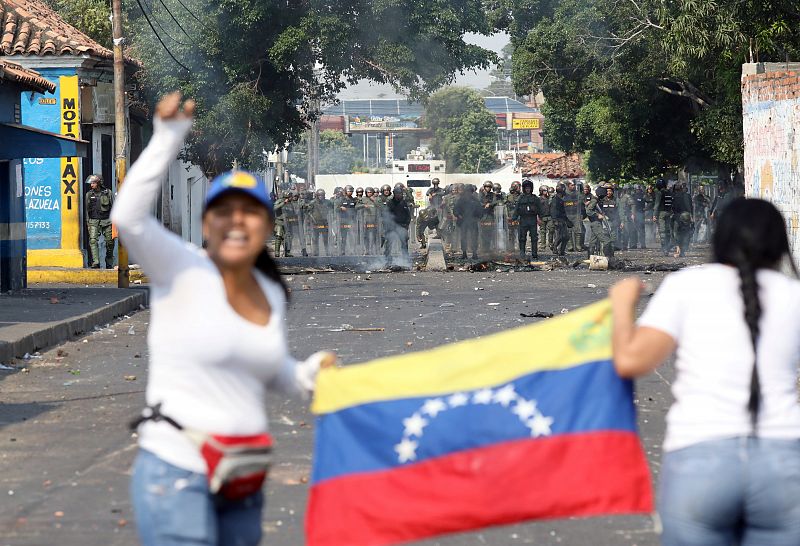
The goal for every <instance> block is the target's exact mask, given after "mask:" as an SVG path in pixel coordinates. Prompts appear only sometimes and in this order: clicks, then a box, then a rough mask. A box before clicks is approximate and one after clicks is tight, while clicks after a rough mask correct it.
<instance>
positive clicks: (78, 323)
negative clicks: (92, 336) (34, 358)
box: [0, 271, 148, 365]
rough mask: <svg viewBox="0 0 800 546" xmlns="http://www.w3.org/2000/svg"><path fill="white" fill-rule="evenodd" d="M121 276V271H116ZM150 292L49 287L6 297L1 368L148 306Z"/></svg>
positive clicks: (0, 315) (0, 310)
mask: <svg viewBox="0 0 800 546" xmlns="http://www.w3.org/2000/svg"><path fill="white" fill-rule="evenodd" d="M114 273H115V274H116V271H114ZM147 295H148V294H147V290H146V289H144V288H132V289H128V290H125V289H119V288H107V287H93V288H77V287H71V286H48V287H37V288H29V289H27V290H23V291H21V292H15V293H13V294H10V295H5V294H4V295H0V364H5V365H8V364H10V363H11V361H12V359H14V358H20V357H22V356H24V355H25V353H31V354H32V353H34V352H35V351H38V350H41V349H44V348H46V347H51V346H53V345H57V344H59V343H62V342H64V341H67V340H69V339H71V338H72V337H73V336H75V335H77V334H81V333H84V332H91V331H92V330H93V329H94V327H95V326H98V325H103V324H106V323H108V322H111V321H112V320H114V319H115V318H117V317H120V316H122V315H125V314H126V313H131V312H133V311H136V310H137V309H139V307H140V306H145V305H147Z"/></svg>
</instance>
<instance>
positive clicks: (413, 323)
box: [0, 270, 672, 546]
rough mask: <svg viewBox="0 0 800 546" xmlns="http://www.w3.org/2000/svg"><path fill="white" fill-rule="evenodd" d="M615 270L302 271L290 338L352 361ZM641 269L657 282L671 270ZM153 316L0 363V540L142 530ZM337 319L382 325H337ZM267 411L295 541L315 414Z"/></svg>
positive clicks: (498, 316) (607, 277) (424, 343)
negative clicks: (131, 491)
mask: <svg viewBox="0 0 800 546" xmlns="http://www.w3.org/2000/svg"><path fill="white" fill-rule="evenodd" d="M620 277H621V274H619V273H605V272H589V271H585V270H577V271H576V270H556V271H551V272H534V273H513V272H510V273H496V272H495V273H443V274H436V273H421V272H417V273H399V274H377V273H373V274H371V275H368V274H364V273H361V274H355V273H353V274H348V273H331V274H317V275H308V274H304V275H294V276H292V277H290V278H289V279H290V285H291V287H292V289H293V301H292V306H291V311H290V315H289V322H290V331H289V336H290V343H291V345H292V347H293V350H294V352H295V354H296V356H298V357H304V356H307V355H308V354H310V353H311V352H313V351H315V350H318V349H331V350H334V351H337V352H338V353H339V355H340V358H341V359H342V361H344V362H345V363H353V362H360V361H364V360H369V359H371V358H374V357H378V356H385V355H390V354H397V353H400V352H403V351H409V350H414V351H416V350H423V349H427V348H431V347H435V346H438V345H441V344H443V343H448V342H451V341H457V340H462V339H467V338H472V337H477V336H481V335H485V334H490V333H493V332H496V331H499V330H503V329H506V328H509V327H513V326H517V325H521V324H529V323H531V322H532V321H534V320H539V319H529V318H522V317H521V316H520V313H533V312H534V311H548V312H554V313H560V312H561V310H562V309H574V308H577V307H579V306H581V305H584V304H587V303H590V302H592V301H595V300H597V299H599V298H601V297H603V295H604V293H605V290H606V289H607V288H608V286H609V285H610V284H611V283H613V282H614V281H615V280H617V279H619V278H620ZM643 278H645V279H647V280H648V281H649V282H651V283H652V284H653V285H655V284H657V283H658V282H659V281H660V279H661V278H663V274H659V273H655V274H652V275H647V276H643ZM590 285H594V286H591V287H590ZM304 287H307V288H304ZM423 291H426V292H430V295H426V296H423V295H422V292H423ZM490 303H499V304H500V305H489V304H490ZM148 320H149V312H148V311H143V312H140V313H137V314H135V315H133V316H132V317H130V318H128V319H125V320H122V321H120V322H116V323H113V324H111V325H109V326H108V327H107V328H104V329H101V330H99V331H96V332H94V333H92V334H90V335H87V336H85V337H83V338H81V339H77V340H75V341H72V342H69V343H66V344H64V345H62V346H60V347H58V348H54V349H52V350H50V351H47V352H44V353H43V354H42V355H41V358H33V359H31V360H30V361H28V362H27V372H17V373H13V374H10V373H9V372H0V400H2V402H0V445H2V450H0V499H2V502H0V507H2V509H0V546H11V545H49V544H59V545H65V546H66V545H76V546H78V545H80V546H93V545H97V546H100V545H132V544H136V539H135V531H134V528H133V522H132V519H133V515H132V512H131V506H130V502H129V500H128V494H127V489H128V479H129V467H130V463H131V460H132V458H133V456H134V453H135V439H134V438H133V437H132V435H131V433H130V432H128V430H127V422H128V420H129V419H131V418H132V417H133V416H135V415H136V413H137V412H138V411H139V409H140V408H141V407H142V405H143V396H144V395H143V390H144V386H145V381H146V362H147V351H146V341H145V333H146V329H147V324H148ZM343 324H349V325H352V326H354V327H384V328H385V329H386V330H385V332H372V333H358V332H347V331H344V332H332V331H330V330H333V329H336V328H340V327H341V326H342V325H343ZM531 351H534V352H535V351H536V347H535V346H532V347H531ZM671 376H672V370H671V368H669V367H665V368H664V369H662V370H661V372H660V375H654V376H651V377H649V378H647V379H645V380H643V381H640V382H639V384H638V405H639V408H640V424H641V429H642V439H643V442H644V445H645V449H646V450H647V453H648V456H649V458H650V461H651V465H652V469H653V471H654V473H655V474H656V475H657V473H658V459H659V445H660V441H661V438H662V437H663V430H664V413H665V410H666V408H667V407H668V405H669V401H670V395H669V392H668V388H669V382H670V380H671ZM269 411H270V418H271V422H272V431H273V433H274V434H275V435H276V440H277V445H278V451H277V461H278V462H277V464H276V466H275V467H274V472H273V475H272V480H271V482H270V485H269V500H268V509H267V512H266V515H265V519H264V524H263V526H264V530H265V539H264V542H263V543H264V544H269V545H274V546H298V545H301V544H303V533H302V531H303V517H304V504H305V500H306V496H307V487H308V486H307V478H308V476H309V472H310V465H311V450H312V442H313V428H312V426H311V424H312V418H311V416H310V414H309V413H308V412H307V410H306V407H305V405H304V404H303V403H301V402H299V401H294V400H292V401H284V400H282V399H280V398H279V397H275V398H273V400H272V401H271V403H270V407H269ZM423 544H426V545H434V544H439V545H442V546H444V545H447V546H456V545H459V546H462V545H463V546H466V545H474V544H490V545H512V544H537V545H550V544H565V545H574V546H584V545H597V546H604V545H608V546H611V545H619V544H623V545H638V546H645V545H648V546H650V545H656V544H657V539H656V537H655V534H654V533H653V531H652V524H651V522H650V519H649V518H644V517H617V518H597V519H591V520H568V521H546V522H539V523H533V524H527V525H519V526H512V527H503V528H500V529H495V530H490V531H483V532H480V533H472V534H466V535H461V536H455V537H448V538H445V539H439V540H433V541H428V542H425V543H423Z"/></svg>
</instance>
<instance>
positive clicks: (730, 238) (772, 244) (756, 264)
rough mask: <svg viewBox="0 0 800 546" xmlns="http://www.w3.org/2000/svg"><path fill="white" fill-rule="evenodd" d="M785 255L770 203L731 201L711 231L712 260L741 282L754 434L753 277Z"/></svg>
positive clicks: (780, 223)
mask: <svg viewBox="0 0 800 546" xmlns="http://www.w3.org/2000/svg"><path fill="white" fill-rule="evenodd" d="M787 256H788V257H789V258H791V250H790V249H789V238H788V237H787V235H786V223H785V221H784V219H783V216H781V213H780V212H779V211H778V209H777V208H775V206H774V205H773V204H772V203H769V202H767V201H762V200H761V199H743V198H739V199H735V200H733V201H732V202H731V203H730V205H728V206H727V207H726V208H725V210H724V211H723V212H722V214H721V215H720V217H719V222H718V223H717V228H716V231H715V232H714V261H716V262H719V263H723V264H727V265H731V266H734V267H735V268H736V269H737V271H738V272H739V278H740V279H741V292H742V300H743V302H744V320H745V323H746V324H747V329H748V330H749V331H750V341H751V342H752V344H753V355H754V356H753V369H752V371H751V374H750V398H749V400H748V402H747V410H748V411H749V412H750V420H751V423H752V425H753V433H754V434H755V433H756V432H757V429H758V413H759V410H760V409H761V381H760V379H759V375H758V339H759V336H760V334H761V326H760V322H761V314H762V308H761V299H760V298H759V295H758V278H757V274H758V270H759V269H776V268H777V267H778V266H779V265H780V262H781V260H782V259H783V258H784V257H787ZM792 267H794V263H792ZM795 272H796V271H795Z"/></svg>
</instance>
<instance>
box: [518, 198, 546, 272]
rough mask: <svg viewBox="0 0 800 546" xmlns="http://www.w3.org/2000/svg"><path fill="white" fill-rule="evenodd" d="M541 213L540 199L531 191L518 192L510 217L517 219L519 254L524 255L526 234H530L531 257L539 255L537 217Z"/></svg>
mask: <svg viewBox="0 0 800 546" xmlns="http://www.w3.org/2000/svg"><path fill="white" fill-rule="evenodd" d="M540 213H541V200H540V199H539V197H538V196H536V195H534V194H532V193H525V192H524V191H523V192H522V194H520V196H519V199H517V206H516V208H515V209H514V215H513V217H512V218H514V219H518V220H519V239H518V240H517V242H518V243H519V255H520V256H521V257H524V256H525V247H526V245H527V242H528V234H530V236H531V257H532V258H538V257H539V233H538V224H537V217H538V216H539V214H540Z"/></svg>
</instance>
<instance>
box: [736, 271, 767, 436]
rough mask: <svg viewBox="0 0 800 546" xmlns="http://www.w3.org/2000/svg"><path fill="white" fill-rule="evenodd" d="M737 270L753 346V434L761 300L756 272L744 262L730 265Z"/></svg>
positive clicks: (758, 401) (757, 406)
mask: <svg viewBox="0 0 800 546" xmlns="http://www.w3.org/2000/svg"><path fill="white" fill-rule="evenodd" d="M732 265H734V266H735V267H736V269H738V270H739V278H740V279H741V282H742V288H741V290H742V299H743V300H744V321H745V323H746V324H747V329H748V330H750V341H751V342H752V344H753V355H754V356H753V370H752V371H751V372H750V398H749V399H748V401H747V410H748V411H749V412H750V421H751V423H752V425H753V432H754V433H755V431H756V430H757V428H758V413H759V410H760V409H761V382H760V380H759V377H758V354H757V353H756V351H757V347H758V336H759V334H760V333H761V326H760V322H761V300H760V299H759V297H758V279H757V277H756V274H757V270H756V269H755V268H753V267H752V265H751V264H750V263H748V262H747V261H746V260H741V261H739V262H738V263H734V264H732Z"/></svg>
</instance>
